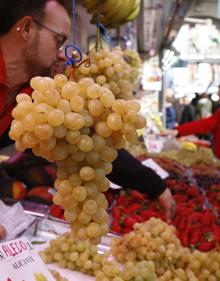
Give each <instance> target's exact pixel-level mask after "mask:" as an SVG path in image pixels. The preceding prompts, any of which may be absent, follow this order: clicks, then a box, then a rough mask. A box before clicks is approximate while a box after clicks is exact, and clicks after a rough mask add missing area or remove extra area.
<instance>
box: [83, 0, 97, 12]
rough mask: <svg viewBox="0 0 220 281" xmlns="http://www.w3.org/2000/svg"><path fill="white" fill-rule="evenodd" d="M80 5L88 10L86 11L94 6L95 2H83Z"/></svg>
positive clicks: (91, 0) (94, 0)
mask: <svg viewBox="0 0 220 281" xmlns="http://www.w3.org/2000/svg"><path fill="white" fill-rule="evenodd" d="M82 4H83V6H84V7H85V8H86V9H87V10H88V9H91V8H92V7H94V6H96V5H97V1H96V0H83V1H82Z"/></svg>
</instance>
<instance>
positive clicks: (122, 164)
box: [108, 149, 166, 199]
mask: <svg viewBox="0 0 220 281" xmlns="http://www.w3.org/2000/svg"><path fill="white" fill-rule="evenodd" d="M112 164H113V170H112V172H111V174H110V175H108V178H109V179H110V180H111V181H112V182H114V183H116V184H118V185H120V186H122V187H124V188H134V189H137V190H138V191H140V192H142V193H146V194H147V195H148V197H149V198H151V199H154V198H156V197H158V196H159V195H160V194H161V193H162V192H163V191H164V190H165V189H166V186H165V183H164V182H163V180H162V179H161V177H160V176H158V175H157V174H156V173H155V172H154V171H153V170H152V169H150V168H148V167H145V166H144V165H142V163H141V162H140V161H139V160H137V159H136V158H134V157H133V156H132V155H131V154H130V153H129V152H128V151H126V150H125V149H121V150H119V151H118V157H117V158H116V160H115V161H114V162H113V163H112Z"/></svg>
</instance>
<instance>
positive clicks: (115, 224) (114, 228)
mask: <svg viewBox="0 0 220 281" xmlns="http://www.w3.org/2000/svg"><path fill="white" fill-rule="evenodd" d="M111 229H112V231H113V232H116V233H122V227H121V226H120V224H119V223H118V221H113V223H112V226H111Z"/></svg>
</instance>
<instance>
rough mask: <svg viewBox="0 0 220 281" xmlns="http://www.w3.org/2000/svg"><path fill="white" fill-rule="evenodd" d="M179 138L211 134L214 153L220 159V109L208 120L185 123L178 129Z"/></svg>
mask: <svg viewBox="0 0 220 281" xmlns="http://www.w3.org/2000/svg"><path fill="white" fill-rule="evenodd" d="M176 129H177V130H178V133H179V136H187V135H192V134H204V133H211V134H212V135H213V152H214V154H215V156H216V157H218V158H220V109H218V110H217V111H216V112H215V113H214V114H213V115H211V116H210V117H208V118H203V119H200V120H197V121H193V122H189V123H185V124H183V125H180V126H178V127H177V128H176Z"/></svg>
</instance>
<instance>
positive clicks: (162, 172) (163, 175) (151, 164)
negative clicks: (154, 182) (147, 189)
mask: <svg viewBox="0 0 220 281" xmlns="http://www.w3.org/2000/svg"><path fill="white" fill-rule="evenodd" d="M142 164H143V165H144V166H146V167H148V168H151V169H152V170H154V171H155V173H157V174H158V175H159V176H160V177H161V178H162V179H165V178H167V177H168V176H169V174H168V173H167V171H165V170H164V169H163V168H161V167H160V166H159V165H158V164H157V163H156V162H155V161H154V160H153V159H151V158H149V159H147V160H144V161H142Z"/></svg>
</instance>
